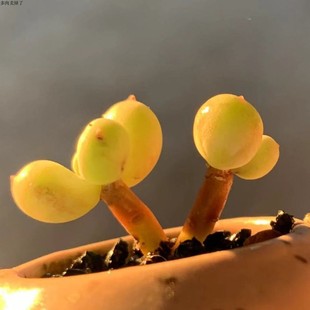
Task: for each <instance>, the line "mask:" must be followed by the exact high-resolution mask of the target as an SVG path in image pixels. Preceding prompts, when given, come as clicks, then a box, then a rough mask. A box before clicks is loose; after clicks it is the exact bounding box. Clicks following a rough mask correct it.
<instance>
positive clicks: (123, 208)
mask: <svg viewBox="0 0 310 310" xmlns="http://www.w3.org/2000/svg"><path fill="white" fill-rule="evenodd" d="M101 199H102V200H103V201H104V202H105V203H106V204H107V206H108V207H109V209H110V211H111V212H112V213H113V215H114V216H115V217H116V219H117V220H118V221H119V222H120V223H121V224H122V226H123V227H124V228H125V229H126V231H127V232H128V233H129V234H131V235H132V236H133V237H134V238H135V239H136V240H137V241H138V243H139V246H140V249H141V251H142V252H143V254H147V253H148V252H153V251H155V250H156V249H158V248H159V247H160V243H161V241H166V240H167V237H166V235H165V233H164V231H163V229H162V227H161V225H160V224H159V222H158V221H157V219H156V217H155V215H154V214H153V213H152V211H151V210H150V209H149V208H148V207H147V206H146V205H145V204H144V203H143V202H142V201H141V200H140V199H139V198H138V196H137V195H135V194H134V193H133V192H132V191H131V189H130V188H129V187H128V186H127V185H126V184H125V183H124V182H123V181H120V180H119V181H116V182H114V183H111V184H109V185H105V186H103V187H102V190H101Z"/></svg>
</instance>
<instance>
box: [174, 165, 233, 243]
mask: <svg viewBox="0 0 310 310" xmlns="http://www.w3.org/2000/svg"><path fill="white" fill-rule="evenodd" d="M232 183H233V173H232V172H231V171H222V170H218V169H215V168H212V167H208V169H207V173H206V175H205V178H204V182H203V184H202V187H201V188H200V190H199V192H198V195H197V198H196V201H195V203H194V206H193V207H192V209H191V211H190V213H189V215H188V217H187V219H186V221H185V224H184V226H183V228H182V231H181V233H180V235H179V237H178V239H177V242H176V245H175V247H176V246H178V244H179V243H180V242H183V241H185V240H188V239H192V238H193V237H195V238H196V239H198V240H199V241H201V242H202V241H204V239H205V238H206V236H207V235H208V234H210V233H211V232H212V230H213V228H214V225H215V223H216V222H217V221H218V219H219V217H220V215H221V213H222V211H223V209H224V206H225V203H226V200H227V197H228V195H229V192H230V189H231V186H232Z"/></svg>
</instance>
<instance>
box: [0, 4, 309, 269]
mask: <svg viewBox="0 0 310 310" xmlns="http://www.w3.org/2000/svg"><path fill="white" fill-rule="evenodd" d="M309 16H310V2H309V1H308V0H303V1H299V0H294V1H293V0H292V1H288V0H273V1H262V0H255V1H246V0H243V1H242V0H235V1H229V0H222V1H219V0H207V1H198V0H191V1H180V0H159V1H142V0H139V1H138V0H132V1H117V0H105V1H102V0H92V1H86V0H85V1H75V0H67V1H56V0H55V1H35V0H24V1H23V3H22V5H20V6H12V5H11V6H5V5H1V6H0V96H1V97H0V149H1V151H0V165H1V166H0V168H1V169H0V194H1V211H0V235H1V238H0V249H1V250H0V267H1V268H3V267H11V266H14V265H16V264H20V263H22V262H25V261H26V260H29V259H32V258H35V257H37V256H40V255H43V254H47V253H49V252H51V251H55V250H61V249H64V248H67V247H74V246H78V245H82V244H85V243H89V242H96V241H100V240H103V239H106V238H110V237H117V236H121V235H123V234H125V232H124V230H123V229H122V227H121V226H120V225H119V224H118V223H117V222H116V220H115V219H114V218H113V217H112V216H111V214H110V213H109V211H108V210H107V208H106V207H105V205H104V204H100V205H98V206H97V207H96V208H95V209H93V210H92V211H91V212H90V213H89V214H87V215H86V216H84V217H83V218H81V219H79V220H77V221H74V222H71V223H66V224H58V225H53V224H44V223H39V222H37V221H35V220H32V219H31V218H28V217H27V216H25V215H24V214H23V213H22V212H20V211H19V210H18V209H17V207H15V205H14V203H13V201H12V199H11V196H10V190H9V175H11V174H14V173H15V172H16V171H17V170H18V169H19V168H21V167H22V166H23V165H24V164H26V163H27V162H29V161H32V160H35V159H50V160H54V161H58V162H60V163H62V164H64V165H66V166H69V165H70V158H71V155H72V152H73V148H74V144H75V140H76V137H77V136H78V134H79V132H80V130H81V128H82V127H83V126H84V125H85V124H86V123H87V122H88V121H90V120H91V119H93V118H96V117H97V116H99V115H101V113H102V112H103V111H104V110H105V109H106V108H107V107H108V106H109V105H111V104H112V103H115V102H117V101H119V100H121V99H123V98H125V97H126V96H128V94H130V93H134V94H136V96H137V98H138V99H139V100H140V101H142V102H144V103H146V104H147V105H149V106H150V107H151V108H152V109H153V111H154V112H155V113H156V114H157V115H158V117H159V119H160V121H161V123H162V128H163V132H164V148H163V152H162V156H161V158H160V161H159V162H158V164H157V167H156V169H155V170H154V171H153V172H152V174H151V175H150V176H149V177H148V178H147V179H145V181H144V182H143V183H141V184H140V185H138V186H136V187H135V188H134V190H135V192H136V193H138V194H139V195H140V197H141V198H142V199H143V200H144V201H145V202H146V203H147V204H148V205H149V206H150V207H151V208H152V210H153V211H154V213H155V214H156V215H157V216H158V218H159V220H160V222H161V223H162V225H163V226H164V227H168V226H178V225H181V224H182V223H183V221H184V219H185V217H186V214H187V213H188V210H189V208H190V207H191V205H192V202H193V200H194V197H195V195H196V192H197V190H198V188H199V186H200V184H201V181H202V178H203V175H204V170H205V169H204V167H205V166H204V162H203V160H202V158H200V156H199V155H198V153H197V151H196V150H195V147H194V144H193V141H192V133H191V131H192V122H193V118H194V114H195V112H196V110H197V109H198V107H199V106H200V105H201V104H202V103H203V102H204V101H205V100H206V99H207V98H209V97H211V96H213V95H215V94H217V93H223V92H228V93H229V92H230V93H235V94H242V95H244V96H245V97H246V99H248V100H249V101H250V102H251V103H253V105H255V107H256V108H257V110H258V111H259V112H260V113H261V115H262V117H263V120H264V124H265V132H266V133H267V134H270V135H271V136H273V137H274V138H275V139H277V141H278V142H279V143H280V145H281V156H280V161H279V163H278V165H277V167H276V168H275V169H274V170H273V171H272V173H270V174H269V175H268V176H267V177H265V178H263V179H261V180H257V181H244V180H239V179H237V178H235V183H234V185H233V189H232V192H231V195H230V197H229V201H228V204H227V207H226V209H225V211H224V214H223V216H224V217H230V216H245V215H264V214H271V215H272V214H275V213H276V212H277V210H278V209H284V210H286V211H287V212H290V213H292V214H294V215H296V216H298V217H303V215H304V213H306V212H307V211H309V209H310V207H309V206H308V197H309V177H310V168H309V158H310V147H309V131H310V124H309V117H310V105H309V100H308V98H309V88H310V60H309V55H310V18H309Z"/></svg>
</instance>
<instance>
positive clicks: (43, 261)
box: [0, 216, 303, 279]
mask: <svg viewBox="0 0 310 310" xmlns="http://www.w3.org/2000/svg"><path fill="white" fill-rule="evenodd" d="M274 219H275V216H253V217H235V218H226V219H220V220H219V221H218V222H217V223H216V225H215V228H214V231H217V230H229V231H231V233H236V232H237V231H239V230H240V229H241V228H249V229H251V230H252V234H255V233H256V232H258V231H261V230H264V229H270V228H271V226H270V222H271V221H272V220H274ZM301 223H303V222H302V221H301V220H299V219H295V226H296V225H298V224H301ZM181 228H182V227H181V226H178V227H172V228H166V229H164V231H165V233H166V234H167V236H168V237H169V238H171V237H175V236H176V235H177V234H178V233H179V232H180V230H181ZM292 231H294V229H293V230H292ZM278 238H279V237H278ZM278 238H274V239H276V240H277V239H278ZM120 239H122V240H124V241H126V242H128V243H129V244H132V243H133V242H134V239H133V237H132V236H130V235H125V236H122V237H117V238H112V239H108V240H104V241H99V242H95V243H90V244H86V245H82V246H77V247H73V248H69V249H65V250H60V251H56V252H52V253H49V254H47V255H43V256H41V257H38V258H35V259H33V260H30V261H28V262H26V263H23V264H21V265H19V266H16V267H13V268H12V269H11V270H12V271H14V274H15V275H16V276H17V277H20V278H27V279H29V278H40V279H41V278H42V276H43V275H44V274H46V273H61V272H62V271H63V270H65V268H67V267H68V266H69V265H70V264H71V263H72V261H73V260H74V259H76V258H77V257H79V256H80V255H82V254H83V253H84V252H85V251H94V252H96V253H99V254H104V253H106V252H107V251H108V250H110V249H111V248H112V247H113V245H114V244H115V243H116V242H117V241H118V240H120ZM274 239H271V240H267V241H263V242H260V243H259V247H261V246H264V245H265V244H268V243H270V242H275V241H274ZM257 246H258V245H257V244H255V245H252V246H251V247H249V246H244V247H241V248H235V249H230V250H224V251H228V252H231V251H233V252H234V251H241V252H247V251H249V250H250V249H252V248H253V247H257ZM219 252H220V253H223V251H219ZM224 253H225V252H224ZM215 255H218V252H212V253H205V254H201V255H199V256H200V257H204V256H205V257H212V256H215ZM193 257H195V256H193ZM193 257H187V258H182V259H179V260H181V261H182V263H183V262H184V260H190V259H192V258H193ZM179 260H171V261H165V262H162V263H165V264H173V263H174V262H176V261H179ZM60 262H62V263H60ZM157 264H158V263H157ZM157 264H156V265H157ZM57 265H59V267H58V268H57V267H56V266H57ZM151 265H152V264H150V265H145V266H143V268H150V266H151ZM38 267H39V268H38ZM136 267H138V268H140V267H141V266H131V267H125V268H126V269H128V268H130V269H132V268H136ZM55 268H56V270H55ZM119 270H124V268H119V269H115V270H113V272H114V273H115V272H118V271H119ZM0 271H1V270H0ZM105 272H108V271H102V272H99V274H100V273H105ZM91 274H94V273H91ZM91 274H87V275H77V276H78V277H81V276H89V275H91ZM75 277H76V276H75ZM58 279H63V278H58Z"/></svg>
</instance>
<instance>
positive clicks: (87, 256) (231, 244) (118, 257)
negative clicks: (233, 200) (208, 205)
mask: <svg viewBox="0 0 310 310" xmlns="http://www.w3.org/2000/svg"><path fill="white" fill-rule="evenodd" d="M293 226H294V217H293V216H292V215H290V214H287V213H285V212H284V211H279V212H278V214H277V216H276V218H275V221H271V222H270V229H268V230H263V231H260V232H258V233H257V234H254V235H252V233H251V230H250V229H241V230H240V231H239V232H237V233H235V234H232V233H231V232H230V231H226V230H222V231H216V232H214V233H212V234H210V235H208V236H207V238H206V239H205V240H204V242H203V243H201V242H200V241H198V240H197V239H196V238H193V239H191V240H186V241H184V242H182V243H180V245H179V246H178V247H177V248H176V250H175V251H174V252H172V250H171V249H172V247H173V245H174V242H175V240H174V239H171V240H169V241H168V242H162V243H161V244H160V247H159V248H158V249H157V250H156V251H155V252H154V253H148V254H147V255H145V256H143V254H142V252H141V251H140V250H139V248H138V247H137V245H136V244H134V245H133V246H130V245H129V244H128V243H127V242H125V241H123V240H122V239H119V240H118V242H117V243H116V244H115V245H114V246H113V247H112V248H111V249H110V251H108V252H107V253H106V254H105V255H100V254H97V253H95V252H90V251H86V252H85V253H83V254H82V255H81V256H80V257H78V258H76V259H75V260H74V261H73V262H72V264H71V265H70V266H69V267H68V268H67V269H65V270H64V271H63V272H62V273H61V274H50V273H48V274H46V275H44V277H67V276H73V275H80V274H89V273H93V272H100V271H107V270H110V269H118V268H124V267H130V266H137V265H147V264H153V263H159V262H163V261H168V260H174V259H180V258H184V257H189V256H194V255H199V254H205V253H210V252H215V251H222V250H229V249H235V248H239V247H242V246H246V245H249V244H252V243H257V242H262V241H265V240H268V239H272V238H276V237H279V236H281V235H283V234H287V233H289V232H290V231H291V230H292V228H293Z"/></svg>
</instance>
